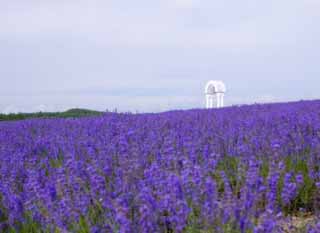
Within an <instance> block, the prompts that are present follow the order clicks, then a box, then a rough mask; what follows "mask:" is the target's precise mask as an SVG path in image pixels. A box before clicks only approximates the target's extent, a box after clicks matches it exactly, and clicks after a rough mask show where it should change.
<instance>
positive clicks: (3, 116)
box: [0, 108, 103, 121]
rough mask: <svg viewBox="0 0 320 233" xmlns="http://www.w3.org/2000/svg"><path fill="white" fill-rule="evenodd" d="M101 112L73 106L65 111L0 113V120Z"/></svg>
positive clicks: (64, 116) (75, 116)
mask: <svg viewBox="0 0 320 233" xmlns="http://www.w3.org/2000/svg"><path fill="white" fill-rule="evenodd" d="M101 114H103V112H99V111H93V110H88V109H80V108H74V109H70V110H67V111H65V112H36V113H10V114H0V121H15V120H25V119H30V118H54V117H56V118H57V117H58V118H70V117H71V118H77V117H88V116H97V115H101Z"/></svg>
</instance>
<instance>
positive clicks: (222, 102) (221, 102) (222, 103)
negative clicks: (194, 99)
mask: <svg viewBox="0 0 320 233" xmlns="http://www.w3.org/2000/svg"><path fill="white" fill-rule="evenodd" d="M223 98H224V94H223V93H221V100H220V106H221V107H224V101H223Z"/></svg>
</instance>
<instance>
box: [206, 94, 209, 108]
mask: <svg viewBox="0 0 320 233" xmlns="http://www.w3.org/2000/svg"><path fill="white" fill-rule="evenodd" d="M206 108H209V95H208V94H207V95H206Z"/></svg>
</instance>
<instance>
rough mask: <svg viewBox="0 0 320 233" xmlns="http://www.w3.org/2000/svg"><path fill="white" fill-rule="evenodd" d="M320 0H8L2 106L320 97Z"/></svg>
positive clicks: (174, 105)
mask: <svg viewBox="0 0 320 233" xmlns="http://www.w3.org/2000/svg"><path fill="white" fill-rule="evenodd" d="M319 25H320V0H269V1H258V0H242V1H239V0H224V1H216V0H152V1H150V0H135V1H129V0H54V1H53V0H28V1H24V0H0V83H1V84H0V112H15V111H39V110H42V111H56V110H65V109H68V108H71V107H84V108H91V109H99V110H105V109H109V110H112V109H114V108H117V109H118V110H120V111H135V110H138V111H140V112H152V111H164V110H169V109H186V108H200V107H203V106H204V95H203V92H204V90H203V88H204V85H205V84H206V82H207V81H208V80H210V79H217V80H223V81H224V82H225V83H226V85H227V88H228V92H227V94H226V99H225V102H226V104H228V105H233V104H247V103H254V102H273V101H293V100H300V99H320V91H319V88H320V27H319Z"/></svg>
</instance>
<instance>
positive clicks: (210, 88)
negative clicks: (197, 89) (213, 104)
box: [205, 80, 226, 94]
mask: <svg viewBox="0 0 320 233" xmlns="http://www.w3.org/2000/svg"><path fill="white" fill-rule="evenodd" d="M225 92H226V86H225V85H224V83H223V82H222V81H217V80H211V81H209V82H208V83H207V85H206V88H205V93H206V94H214V93H225Z"/></svg>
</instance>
